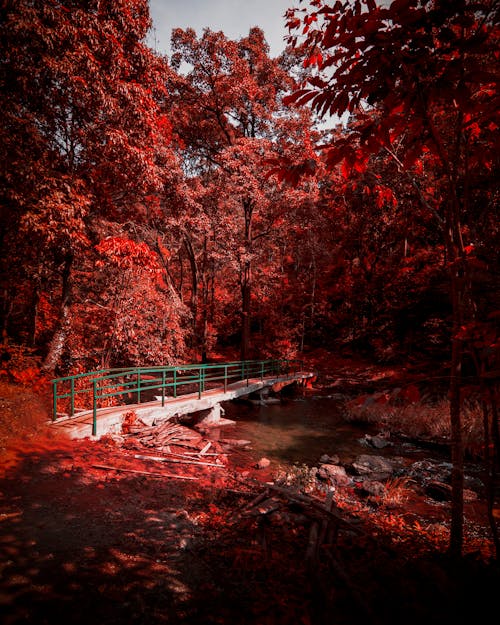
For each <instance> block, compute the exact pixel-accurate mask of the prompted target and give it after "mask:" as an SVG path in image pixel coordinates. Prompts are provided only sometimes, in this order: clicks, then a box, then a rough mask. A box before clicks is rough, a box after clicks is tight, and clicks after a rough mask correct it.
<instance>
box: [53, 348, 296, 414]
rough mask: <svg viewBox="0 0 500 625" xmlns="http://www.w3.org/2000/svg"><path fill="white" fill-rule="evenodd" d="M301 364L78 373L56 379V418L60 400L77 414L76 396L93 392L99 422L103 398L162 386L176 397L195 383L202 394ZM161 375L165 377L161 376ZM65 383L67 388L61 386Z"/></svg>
mask: <svg viewBox="0 0 500 625" xmlns="http://www.w3.org/2000/svg"><path fill="white" fill-rule="evenodd" d="M300 367H302V363H301V361H299V360H298V359H266V360H244V361H230V362H214V363H203V364H196V363H192V364H182V365H155V366H148V367H119V368H114V369H111V368H107V369H101V370H98V371H90V372H87V373H78V374H75V375H72V376H65V377H61V378H57V379H54V380H52V388H53V420H56V419H57V416H58V414H61V413H59V412H58V401H60V400H70V408H71V409H70V411H69V412H70V416H73V415H74V413H75V408H76V407H75V398H76V396H77V395H83V394H85V393H88V394H90V393H91V394H92V397H93V400H92V401H93V411H94V423H95V418H96V411H97V402H98V400H100V399H105V398H110V397H120V396H122V395H127V394H128V395H133V394H137V400H138V401H137V403H140V400H141V394H143V393H144V392H146V391H154V390H160V389H161V390H162V397H163V398H164V397H165V391H166V390H168V389H171V388H172V389H173V392H174V397H176V396H177V391H178V390H179V389H180V388H182V387H186V386H191V387H194V388H195V389H196V390H197V391H198V394H199V395H200V397H201V393H202V392H203V391H204V390H205V389H206V387H207V385H209V384H210V383H218V382H223V385H224V389H226V388H227V384H228V382H230V381H235V380H242V381H245V380H246V382H247V385H248V381H249V379H250V378H251V377H260V378H262V377H263V376H266V375H284V374H286V375H290V373H291V372H296V371H298V370H299V368H300ZM159 375H161V377H158V376H159ZM151 376H154V377H151ZM86 381H87V382H86ZM75 382H77V383H78V385H81V384H86V383H87V384H88V386H87V387H85V388H77V387H76V385H75ZM67 384H69V385H70V388H69V389H67V388H64V387H65V386H66V385H67ZM58 386H59V388H58ZM61 386H62V387H63V389H60V387H61ZM61 390H63V392H61ZM108 391H112V392H108ZM188 392H189V391H188ZM182 394H183V393H181V395H182ZM184 394H185V393H184ZM162 401H163V399H162ZM78 410H82V408H81V407H80V406H79V407H78Z"/></svg>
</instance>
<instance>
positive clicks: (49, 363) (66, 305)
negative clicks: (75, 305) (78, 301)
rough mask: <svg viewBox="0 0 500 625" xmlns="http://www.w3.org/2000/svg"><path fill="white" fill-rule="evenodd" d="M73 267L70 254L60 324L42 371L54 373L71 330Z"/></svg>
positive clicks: (64, 283) (66, 263) (63, 288)
mask: <svg viewBox="0 0 500 625" xmlns="http://www.w3.org/2000/svg"><path fill="white" fill-rule="evenodd" d="M72 265H73V254H72V253H71V252H69V253H68V254H66V257H65V259H64V268H63V272H62V289H61V291H62V293H61V313H60V318H59V323H58V325H57V327H56V329H55V331H54V334H53V335H52V339H51V341H50V343H49V350H48V352H47V355H46V356H45V359H44V361H43V364H42V370H43V371H47V372H54V371H55V369H56V367H57V365H58V364H59V361H60V359H61V356H62V354H63V351H64V348H65V347H66V341H67V338H68V335H69V332H70V328H71V291H72V284H71V267H72Z"/></svg>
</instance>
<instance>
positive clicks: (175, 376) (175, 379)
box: [174, 369, 177, 397]
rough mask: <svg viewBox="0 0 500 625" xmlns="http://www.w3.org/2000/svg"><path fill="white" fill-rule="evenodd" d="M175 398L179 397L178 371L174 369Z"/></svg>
mask: <svg viewBox="0 0 500 625" xmlns="http://www.w3.org/2000/svg"><path fill="white" fill-rule="evenodd" d="M174 397H177V369H174Z"/></svg>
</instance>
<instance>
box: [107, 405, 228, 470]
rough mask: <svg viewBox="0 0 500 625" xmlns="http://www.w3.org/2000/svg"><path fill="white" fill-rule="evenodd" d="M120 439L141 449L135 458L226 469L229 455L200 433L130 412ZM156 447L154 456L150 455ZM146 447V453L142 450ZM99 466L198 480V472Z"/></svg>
mask: <svg viewBox="0 0 500 625" xmlns="http://www.w3.org/2000/svg"><path fill="white" fill-rule="evenodd" d="M121 440H122V444H123V446H124V447H125V448H128V449H133V450H134V451H139V452H141V453H135V454H133V458H135V459H137V460H145V461H153V462H155V463H164V464H175V465H194V466H195V467H211V468H218V469H221V468H225V464H224V462H225V461H226V456H225V454H224V453H223V452H221V451H220V450H219V449H218V448H217V447H216V443H215V442H214V441H207V440H204V439H203V437H202V435H201V434H200V433H199V432H196V431H194V430H192V429H190V428H188V427H185V426H183V425H181V424H179V423H175V422H172V421H162V422H160V423H158V424H157V425H147V424H146V423H144V422H143V421H141V419H139V418H137V416H136V415H135V413H128V414H127V415H126V416H125V420H124V423H123V431H122V434H121ZM153 449H154V455H150V454H151V451H152V450H153ZM143 450H144V452H145V453H142V451H143ZM96 468H100V469H113V470H115V471H129V472H133V473H140V474H143V475H149V476H155V477H173V478H177V479H189V480H196V479H198V477H197V476H196V475H194V476H193V475H183V474H180V473H176V474H171V473H169V474H167V473H164V472H161V473H155V472H150V471H139V470H135V469H134V470H132V469H127V468H118V467H108V466H104V465H99V466H97V465H96ZM177 468H178V469H180V467H177Z"/></svg>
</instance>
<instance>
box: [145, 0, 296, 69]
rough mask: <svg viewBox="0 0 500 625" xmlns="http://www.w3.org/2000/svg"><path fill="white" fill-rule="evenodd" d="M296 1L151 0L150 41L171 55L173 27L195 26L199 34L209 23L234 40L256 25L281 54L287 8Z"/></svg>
mask: <svg viewBox="0 0 500 625" xmlns="http://www.w3.org/2000/svg"><path fill="white" fill-rule="evenodd" d="M296 4H297V2H296V0H149V6H150V13H151V18H152V20H153V27H154V31H152V32H151V33H150V35H149V38H148V44H149V45H150V46H151V47H152V48H155V49H156V50H157V51H158V52H161V53H165V54H167V55H170V35H171V32H172V29H173V28H178V27H180V28H188V27H190V28H194V30H195V31H196V33H197V34H198V36H200V35H201V34H202V33H203V29H204V28H205V27H207V26H208V28H210V29H211V30H215V31H219V30H222V31H223V32H224V34H225V35H226V36H227V37H229V38H230V39H240V38H241V37H246V36H247V35H248V31H249V30H250V28H252V26H259V27H260V28H261V29H262V30H263V31H264V34H265V37H266V40H267V43H268V44H269V46H270V49H271V56H273V57H274V56H278V55H279V54H280V53H281V52H282V51H283V49H284V47H285V43H284V37H285V35H286V34H287V29H286V28H285V19H284V17H283V15H284V14H285V11H286V10H287V9H288V8H290V7H292V6H295V5H296Z"/></svg>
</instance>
